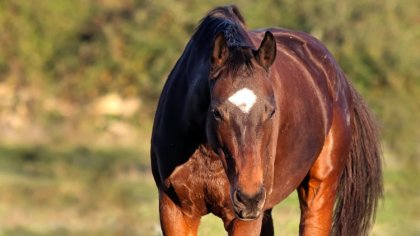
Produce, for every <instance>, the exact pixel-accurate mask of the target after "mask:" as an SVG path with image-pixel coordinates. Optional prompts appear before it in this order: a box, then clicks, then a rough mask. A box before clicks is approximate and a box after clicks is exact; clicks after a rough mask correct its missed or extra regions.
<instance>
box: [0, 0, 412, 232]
mask: <svg viewBox="0 0 420 236" xmlns="http://www.w3.org/2000/svg"><path fill="white" fill-rule="evenodd" d="M230 3H235V4H236V5H237V6H238V7H239V9H241V11H242V14H243V16H244V18H245V20H246V22H247V27H248V28H249V29H255V28H261V27H271V26H279V27H285V28H290V29H295V30H299V31H304V32H307V33H309V34H311V35H313V36H314V37H316V38H317V39H319V40H320V41H321V42H322V43H323V44H325V46H326V47H327V48H328V50H329V51H330V52H331V54H332V55H334V57H335V59H336V60H337V62H338V64H339V65H340V67H342V69H343V71H344V72H345V73H346V75H347V76H348V78H349V80H350V81H351V83H352V84H353V85H354V87H355V88H357V90H358V91H359V92H360V93H361V95H362V96H363V97H364V98H365V100H366V103H367V104H368V106H369V107H370V108H371V110H372V112H373V114H374V115H375V117H376V120H377V123H378V126H379V128H380V137H381V143H382V146H383V149H384V187H385V196H384V199H383V201H381V202H380V205H379V209H378V213H377V217H376V223H375V225H374V227H373V230H372V233H371V235H374V236H394V235H398V236H399V235H401V236H417V235H420V145H419V143H420V122H419V117H420V116H419V115H420V47H419V45H420V27H419V22H420V12H419V9H420V1H418V0H399V1H396V0H386V1H376V0H360V1H351V0H343V1H335V0H323V1H295V0H276V1H274V0H266V1H263V0H260V1H255V2H252V1H245V0H237V1H234V2H231V1H230ZM226 4H227V2H226V1H224V0H209V1H200V0H184V1H178V0H161V1H160V0H159V1H147V0H71V1H69V0H42V1H40V0H38V1H29V0H27V1H17V0H0V236H3V235H4V236H12V235H13V236H66V235H72V236H80V235H82V236H83V235H86V236H107V235H112V236H114V235H115V236H120V235H124V236H125V235H128V236H131V235H134V236H137V235H140V236H143V235H144V236H158V235H161V231H160V225H159V214H158V198H157V189H156V187H155V183H154V181H153V177H152V174H151V170H150V160H149V159H150V157H149V147H150V133H151V129H152V123H153V117H154V112H155V109H156V104H157V101H158V98H159V95H160V92H161V89H162V87H163V85H164V83H165V81H166V78H167V76H168V74H169V73H170V71H171V68H172V67H173V66H174V64H175V63H176V61H177V59H178V58H179V56H180V55H181V53H182V51H183V49H184V47H185V45H186V44H187V42H188V40H189V38H190V37H191V35H192V34H193V32H194V28H195V26H196V25H197V24H198V22H199V21H200V19H201V18H202V17H203V16H205V14H206V13H207V12H208V11H209V10H210V9H212V8H213V7H215V6H218V5H226ZM273 216H274V222H275V231H276V235H286V236H289V235H298V224H299V217H300V213H299V204H298V199H297V195H296V193H293V194H291V196H289V198H287V199H286V200H285V201H283V202H282V203H281V204H279V205H278V206H277V207H276V208H275V209H274V211H273ZM199 235H204V236H207V235H209V236H219V235H226V234H225V232H224V229H223V226H222V223H221V221H220V220H219V219H217V218H216V217H214V216H212V215H208V216H205V217H203V219H202V224H201V226H200V228H199Z"/></svg>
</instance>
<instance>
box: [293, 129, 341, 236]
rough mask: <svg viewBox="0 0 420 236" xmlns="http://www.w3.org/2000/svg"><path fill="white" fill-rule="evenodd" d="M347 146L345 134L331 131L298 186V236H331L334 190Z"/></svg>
mask: <svg viewBox="0 0 420 236" xmlns="http://www.w3.org/2000/svg"><path fill="white" fill-rule="evenodd" d="M333 134H335V135H333ZM347 146H348V138H347V136H346V133H340V134H338V131H337V132H332V131H331V132H330V133H329V134H328V136H327V139H326V142H325V145H324V147H323V149H322V151H321V154H320V155H319V157H318V158H317V160H316V161H315V163H314V165H313V166H312V167H311V169H310V171H309V173H308V175H307V176H306V178H305V179H304V181H303V182H302V183H301V185H300V186H299V188H298V194H299V202H300V209H301V219H300V227H299V232H300V235H310V236H320V235H325V236H329V235H330V234H331V228H332V221H333V210H334V203H335V196H336V190H337V185H338V183H339V181H340V176H341V173H342V170H343V168H344V163H345V161H346V158H347V156H348V148H347Z"/></svg>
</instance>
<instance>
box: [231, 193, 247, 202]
mask: <svg viewBox="0 0 420 236" xmlns="http://www.w3.org/2000/svg"><path fill="white" fill-rule="evenodd" d="M233 198H234V200H235V202H237V203H242V204H245V203H246V200H245V199H244V196H243V195H242V194H241V191H240V190H236V191H235V193H234V194H233Z"/></svg>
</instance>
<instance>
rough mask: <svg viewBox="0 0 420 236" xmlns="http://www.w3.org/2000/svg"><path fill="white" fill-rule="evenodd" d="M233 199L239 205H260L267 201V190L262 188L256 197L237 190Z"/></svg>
mask: <svg viewBox="0 0 420 236" xmlns="http://www.w3.org/2000/svg"><path fill="white" fill-rule="evenodd" d="M233 199H234V201H235V202H236V203H237V204H241V205H243V206H252V205H259V204H260V203H261V202H263V201H264V199H265V189H264V188H261V189H260V190H259V191H258V192H257V193H256V194H255V195H253V196H248V195H246V194H244V193H243V192H241V190H239V189H237V190H236V191H235V192H234V194H233Z"/></svg>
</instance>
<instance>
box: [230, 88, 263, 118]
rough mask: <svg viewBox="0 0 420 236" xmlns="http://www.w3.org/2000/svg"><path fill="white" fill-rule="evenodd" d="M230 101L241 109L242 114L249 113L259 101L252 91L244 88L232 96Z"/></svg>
mask: <svg viewBox="0 0 420 236" xmlns="http://www.w3.org/2000/svg"><path fill="white" fill-rule="evenodd" d="M228 101H229V102H231V103H232V104H234V105H235V106H237V107H238V108H239V109H241V111H242V112H244V113H248V112H249V111H250V110H251V108H252V106H253V105H254V104H255V102H256V101H257V96H255V93H254V92H253V91H252V90H250V89H248V88H242V89H240V90H238V91H236V93H234V94H233V95H232V96H230V97H229V99H228Z"/></svg>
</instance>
